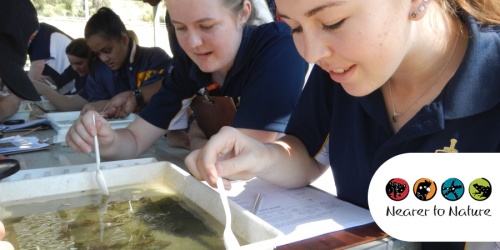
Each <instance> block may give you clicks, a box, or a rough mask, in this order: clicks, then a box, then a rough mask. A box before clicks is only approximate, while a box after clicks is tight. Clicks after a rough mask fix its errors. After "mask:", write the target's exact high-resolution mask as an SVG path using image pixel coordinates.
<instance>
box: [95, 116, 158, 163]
mask: <svg viewBox="0 0 500 250" xmlns="http://www.w3.org/2000/svg"><path fill="white" fill-rule="evenodd" d="M114 133H115V135H114V136H113V140H112V142H111V143H110V144H108V145H106V146H105V147H101V148H100V150H101V155H102V156H103V157H105V158H106V159H107V160H121V159H131V158H136V157H138V156H139V155H140V154H142V153H143V152H144V151H146V150H147V149H148V148H149V147H151V146H152V145H153V144H154V143H155V142H156V141H157V140H158V139H159V138H161V137H162V136H163V135H164V134H165V133H166V130H164V129H160V128H158V127H155V126H154V125H152V124H150V123H148V122H147V121H145V120H143V119H142V118H141V117H137V118H136V119H135V120H134V121H132V123H130V124H129V125H128V126H127V128H125V129H117V130H114Z"/></svg>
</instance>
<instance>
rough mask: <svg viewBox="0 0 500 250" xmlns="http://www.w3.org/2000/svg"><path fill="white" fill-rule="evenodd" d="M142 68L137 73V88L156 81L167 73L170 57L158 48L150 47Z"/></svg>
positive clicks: (170, 62) (170, 61)
mask: <svg viewBox="0 0 500 250" xmlns="http://www.w3.org/2000/svg"><path fill="white" fill-rule="evenodd" d="M144 59H145V64H146V65H144V66H143V68H144V70H142V71H140V72H138V73H137V83H136V84H137V88H139V87H141V86H146V85H149V84H152V83H155V82H158V81H160V80H162V79H163V78H165V77H166V76H167V75H168V71H169V70H170V67H171V64H172V59H171V58H170V56H168V54H167V53H166V52H165V51H164V50H163V49H160V48H150V50H149V52H148V56H146V57H145V58H144Z"/></svg>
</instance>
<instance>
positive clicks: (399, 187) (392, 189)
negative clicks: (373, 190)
mask: <svg viewBox="0 0 500 250" xmlns="http://www.w3.org/2000/svg"><path fill="white" fill-rule="evenodd" d="M409 189H410V187H409V186H408V183H407V182H406V181H405V180H403V179H401V178H394V179H391V180H390V181H389V182H388V183H387V185H386V186H385V193H386V194H387V196H389V198H390V199H391V200H393V201H400V200H404V198H406V196H408V193H409V192H410V191H409Z"/></svg>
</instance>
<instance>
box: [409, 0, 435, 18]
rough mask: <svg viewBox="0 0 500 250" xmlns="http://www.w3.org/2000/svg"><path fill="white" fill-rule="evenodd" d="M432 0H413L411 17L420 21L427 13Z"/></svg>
mask: <svg viewBox="0 0 500 250" xmlns="http://www.w3.org/2000/svg"><path fill="white" fill-rule="evenodd" d="M430 1H432V0H411V6H410V13H409V15H408V16H409V18H410V20H413V21H418V20H420V19H422V17H423V16H424V15H425V13H427V7H429V3H430Z"/></svg>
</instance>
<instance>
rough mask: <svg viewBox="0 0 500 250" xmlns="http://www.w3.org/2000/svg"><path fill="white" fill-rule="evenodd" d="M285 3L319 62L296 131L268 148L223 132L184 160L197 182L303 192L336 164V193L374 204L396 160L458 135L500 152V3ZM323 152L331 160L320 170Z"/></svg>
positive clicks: (282, 9)
mask: <svg viewBox="0 0 500 250" xmlns="http://www.w3.org/2000/svg"><path fill="white" fill-rule="evenodd" d="M276 4H277V9H278V12H279V13H280V16H281V18H283V19H284V21H285V22H286V23H287V24H288V25H289V26H290V27H291V28H292V34H293V37H294V41H295V46H296V47H297V49H298V51H299V53H300V54H301V55H302V57H304V58H305V59H306V60H307V61H308V62H310V63H315V64H316V66H315V67H314V69H313V70H312V72H311V74H310V77H309V79H308V82H307V83H306V85H305V88H304V90H303V92H302V95H301V99H300V101H299V103H298V105H297V108H296V109H295V110H294V113H293V115H292V117H291V118H290V121H289V123H288V127H287V129H286V134H287V135H286V136H284V137H282V138H281V139H280V140H278V141H276V142H273V143H267V144H263V143H261V142H259V141H257V140H254V139H252V138H250V137H248V136H247V135H245V134H243V133H241V132H240V131H238V130H236V129H233V128H229V127H225V128H223V129H222V130H221V131H220V132H219V133H218V134H216V135H215V136H213V137H212V138H211V139H210V141H209V142H208V143H207V144H206V146H205V147H204V148H203V149H201V150H196V151H194V152H192V153H191V154H190V155H189V156H188V157H187V158H186V160H185V162H186V165H187V166H188V168H189V170H190V171H191V173H192V174H193V175H194V176H195V177H197V178H198V179H200V180H206V181H207V182H208V183H209V184H210V185H211V186H216V179H217V177H218V176H221V177H224V178H227V179H248V178H252V177H259V178H261V179H263V180H266V181H269V182H271V183H273V184H276V185H278V186H282V187H287V188H296V187H302V186H305V185H307V184H309V183H311V182H312V181H313V180H315V179H316V178H318V177H319V176H320V175H321V174H323V173H324V172H325V171H326V169H327V167H328V166H331V168H332V171H333V175H334V178H335V185H336V188H337V194H338V197H339V198H341V199H343V200H346V201H348V202H351V203H353V204H356V205H359V206H362V207H365V208H367V207H368V197H367V193H368V186H369V183H370V180H371V178H372V176H373V174H374V172H375V171H376V170H377V169H378V168H379V167H380V165H381V164H382V163H384V162H385V161H387V160H388V159H390V158H391V157H394V156H396V155H399V154H402V153H407V152H434V151H435V150H436V149H442V148H443V147H444V146H447V145H449V142H450V140H451V139H452V138H455V139H457V140H458V143H457V149H458V150H459V152H498V151H499V150H500V147H499V145H500V136H498V133H496V132H494V131H497V130H498V129H497V127H498V123H499V122H500V120H499V119H500V105H499V102H500V88H499V87H498V86H500V85H499V80H498V79H499V73H498V72H500V53H499V50H498V48H499V47H500V37H499V32H500V26H499V24H500V2H499V1H496V0H485V1H475V0H471V1H454V0H435V1H434V0H430V1H427V0H420V1H386V0H373V1H364V0H352V1H329V0H317V1H310V0H298V1H285V0H277V1H276ZM325 147H326V148H329V149H328V153H329V161H323V162H318V161H317V160H316V159H315V156H316V155H318V154H319V153H320V152H321V151H322V149H323V148H325ZM221 159H222V160H221ZM353 183H355V185H353ZM423 247H424V249H430V248H432V247H438V248H439V249H463V247H464V244H463V243H459V242H455V243H443V245H442V246H440V245H439V244H438V243H424V244H423Z"/></svg>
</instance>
